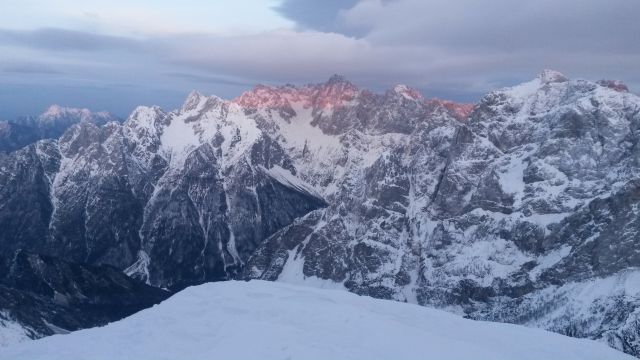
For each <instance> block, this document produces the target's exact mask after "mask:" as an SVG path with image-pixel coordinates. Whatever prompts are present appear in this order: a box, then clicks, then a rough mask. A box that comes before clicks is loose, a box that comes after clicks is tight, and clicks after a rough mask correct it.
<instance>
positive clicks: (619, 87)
mask: <svg viewBox="0 0 640 360" xmlns="http://www.w3.org/2000/svg"><path fill="white" fill-rule="evenodd" d="M598 85H600V86H604V87H607V88H609V89H612V90H615V91H617V92H629V87H627V85H626V84H625V83H623V82H622V81H620V80H607V79H603V80H600V81H598Z"/></svg>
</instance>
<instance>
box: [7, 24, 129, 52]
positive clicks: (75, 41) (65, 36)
mask: <svg viewBox="0 0 640 360" xmlns="http://www.w3.org/2000/svg"><path fill="white" fill-rule="evenodd" d="M0 44H8V45H14V46H22V47H30V48H34V49H41V50H49V51H96V50H133V49H136V48H138V47H140V46H141V44H140V42H139V41H137V40H134V39H131V38H125V37H119V36H109V35H99V34H93V33H89V32H82V31H72V30H65V29H57V28H42V29H36V30H8V29H0Z"/></svg>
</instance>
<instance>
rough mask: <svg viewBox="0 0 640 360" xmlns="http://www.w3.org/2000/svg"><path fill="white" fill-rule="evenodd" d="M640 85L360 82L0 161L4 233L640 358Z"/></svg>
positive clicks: (8, 246) (104, 131)
mask: <svg viewBox="0 0 640 360" xmlns="http://www.w3.org/2000/svg"><path fill="white" fill-rule="evenodd" d="M639 127H640V99H639V98H638V96H636V95H634V94H631V93H629V92H628V90H627V88H626V87H625V86H624V84H622V83H620V82H615V81H601V82H598V83H594V82H590V81H584V80H570V79H568V78H566V77H565V76H564V75H562V74H560V73H557V72H554V71H545V72H543V73H542V74H541V75H540V76H539V77H538V78H536V79H534V80H532V81H531V82H528V83H525V84H522V85H519V86H516V87H513V88H508V89H502V90H497V91H494V92H492V93H490V94H487V95H486V96H485V97H484V98H483V99H482V100H481V101H480V102H479V103H478V104H477V105H475V106H474V107H471V106H469V105H463V104H455V103H451V102H446V101H440V100H429V99H424V98H422V96H421V95H420V94H419V92H417V91H415V90H413V89H410V88H408V87H406V86H402V85H399V86H396V87H394V88H393V89H391V90H389V91H387V92H385V93H383V94H375V93H372V92H369V91H367V90H363V89H359V88H358V87H356V86H354V85H353V84H351V83H349V82H348V81H347V80H345V79H344V78H342V77H339V76H334V77H332V78H331V79H330V80H329V81H328V82H326V83H324V84H317V85H308V86H303V87H295V86H283V87H269V86H257V87H256V88H255V89H253V90H252V91H249V92H247V93H245V94H243V95H242V96H240V97H239V98H237V99H235V100H233V101H225V100H222V99H219V98H216V97H206V96H203V95H200V94H198V93H192V94H190V95H189V97H188V98H187V100H186V101H185V103H184V105H183V106H182V108H180V109H178V110H175V111H172V112H169V113H167V112H165V111H163V110H161V109H159V108H157V107H151V108H147V107H141V108H138V109H136V110H135V111H134V112H133V113H132V114H131V116H130V117H129V119H127V120H126V121H125V122H124V123H122V124H119V123H114V122H111V123H108V124H106V125H104V126H97V125H95V124H92V123H90V122H81V123H79V124H76V125H73V126H72V127H71V128H70V129H69V130H68V131H66V132H65V134H64V135H63V136H62V137H60V138H59V139H58V140H46V141H39V142H37V143H34V144H32V145H30V146H28V147H25V148H23V149H21V150H19V151H15V152H12V153H10V154H5V155H0V184H1V185H2V186H0V200H1V201H0V204H2V205H0V230H2V231H0V249H2V251H3V252H5V253H6V252H12V251H15V250H16V249H18V248H25V249H29V250H30V251H34V252H38V253H43V254H48V255H51V256H59V257H64V258H66V259H72V260H75V261H79V262H85V263H91V264H108V265H110V266H114V267H116V268H118V269H120V270H122V271H124V272H125V273H126V274H128V275H130V276H132V277H134V278H137V279H140V280H143V281H146V282H147V283H149V284H152V285H156V286H161V287H167V288H171V289H179V288H182V287H184V286H187V285H190V284H195V283H200V282H204V281H211V280H224V279H230V278H245V279H250V278H259V279H267V280H277V281H295V282H307V283H310V284H315V285H318V286H332V287H342V288H346V289H348V290H349V291H352V292H355V293H358V294H365V295H371V296H374V297H379V298H386V299H395V300H399V301H407V302H413V303H417V304H422V305H430V306H437V307H440V308H444V309H447V310H449V311H453V312H457V313H462V314H465V315H466V316H468V317H471V318H476V319H488V320H497V321H507V322H516V323H522V324H527V325H530V326H538V327H543V328H547V329H550V330H553V331H556V332H561V333H565V334H568V335H572V336H580V337H590V338H595V339H601V340H603V341H606V342H608V343H609V344H610V345H611V346H613V347H616V348H619V349H622V350H624V351H626V352H629V353H632V354H636V355H638V354H640V340H639V339H640V334H639V331H640V330H639V329H640V327H639V326H638V318H637V314H638V313H639V312H640V307H639V305H640V300H638V299H640V288H639V287H638V286H637V285H635V284H636V283H637V281H636V280H637V279H638V276H640V272H638V271H637V267H638V266H639V265H640V258H639V257H638V253H640V252H639V250H640V249H638V247H639V246H640V241H639V239H640V238H639V235H638V231H640V228H638V207H639V204H640V203H639V202H638V199H640V196H639V195H638V194H639V192H638V188H639V186H640V185H638V171H639V169H640V168H639V165H640V164H639V163H638V160H639V155H640V153H639V151H638V147H637V144H638V141H639V140H640V138H639V135H638V130H639Z"/></svg>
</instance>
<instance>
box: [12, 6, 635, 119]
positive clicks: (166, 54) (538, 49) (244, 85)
mask: <svg viewBox="0 0 640 360" xmlns="http://www.w3.org/2000/svg"><path fill="white" fill-rule="evenodd" d="M0 1H2V2H3V5H2V6H1V8H0V10H1V11H0V54H1V56H0V118H4V119H12V118H14V117H16V116H18V115H27V114H37V113H40V112H42V110H43V109H44V108H45V107H46V106H47V105H49V104H52V103H58V104H60V105H64V106H76V107H88V108H90V109H92V110H96V111H98V110H107V111H111V112H114V113H115V114H117V115H119V116H123V117H125V116H126V115H127V114H128V113H129V111H131V110H132V108H133V107H134V106H136V105H139V104H145V105H151V104H158V105H161V106H163V107H165V108H167V109H172V108H174V107H176V106H178V104H180V103H181V102H182V101H183V99H184V97H185V96H186V94H187V93H188V92H189V90H191V89H196V90H199V91H201V92H203V93H206V94H216V95H219V96H222V97H226V98H231V97H234V96H237V95H239V94H240V93H241V92H242V91H244V90H246V89H249V88H251V87H252V86H253V85H254V84H256V83H267V84H284V83H294V84H304V83H309V82H322V81H325V80H326V79H328V78H329V77H330V76H331V75H332V74H334V73H338V74H342V75H345V76H346V77H347V78H349V79H350V80H351V81H353V82H354V83H356V84H358V85H360V86H365V87H369V88H372V89H373V90H377V91H381V90H383V89H385V88H388V87H391V86H392V85H394V84H398V83H403V84H407V85H409V86H412V87H415V88H417V89H419V90H421V91H422V92H423V93H424V94H425V95H426V96H428V97H440V98H448V99H452V100H458V101H468V102H473V101H476V100H477V99H478V98H479V97H480V96H481V95H482V94H483V93H485V92H486V91H488V90H490V89H493V88H496V87H502V86H509V85H513V84H516V83H519V82H522V81H526V80H529V79H531V78H533V77H534V76H536V74H537V73H538V72H540V71H541V70H542V69H544V68H552V69H556V70H559V71H561V72H563V73H565V74H566V75H568V76H569V77H572V78H587V79H592V80H598V79H601V78H610V79H621V80H623V81H624V82H626V83H627V84H628V85H629V86H630V87H631V89H632V90H633V91H636V92H637V91H638V90H639V89H640V40H639V36H640V21H639V20H638V14H640V0H606V1H605V0H535V1H522V0H520V1H518V0H483V1H478V0H233V1H227V0H210V1H206V0H180V1H175V0H174V1H169V0H135V1H134V0H85V1H77V0H55V1H54V0H20V1H9V0H0ZM8 3H10V4H8Z"/></svg>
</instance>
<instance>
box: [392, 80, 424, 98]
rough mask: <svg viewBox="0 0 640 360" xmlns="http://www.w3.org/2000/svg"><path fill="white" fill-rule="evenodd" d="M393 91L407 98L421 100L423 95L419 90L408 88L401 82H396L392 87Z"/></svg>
mask: <svg viewBox="0 0 640 360" xmlns="http://www.w3.org/2000/svg"><path fill="white" fill-rule="evenodd" d="M393 92H394V93H396V94H398V95H401V96H403V97H404V98H405V99H408V100H422V99H423V96H422V94H421V93H420V91H418V90H416V89H413V88H410V87H409V86H407V85H403V84H398V85H396V86H394V87H393Z"/></svg>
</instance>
